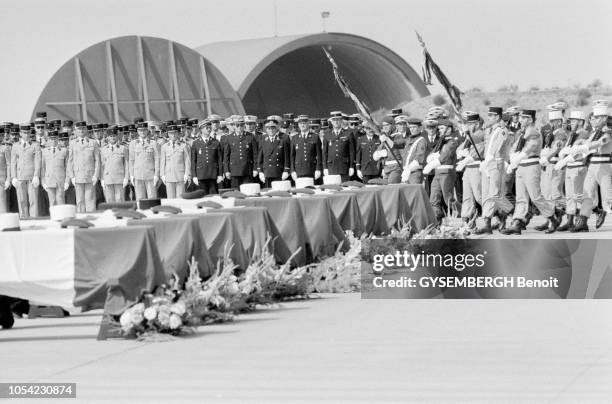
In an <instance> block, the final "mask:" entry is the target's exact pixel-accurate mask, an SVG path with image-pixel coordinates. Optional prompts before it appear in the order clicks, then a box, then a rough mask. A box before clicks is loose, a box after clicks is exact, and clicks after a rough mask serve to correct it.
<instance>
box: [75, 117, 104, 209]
mask: <svg viewBox="0 0 612 404" xmlns="http://www.w3.org/2000/svg"><path fill="white" fill-rule="evenodd" d="M74 127H75V133H76V135H77V137H76V138H75V139H73V140H72V142H71V144H70V149H69V151H68V170H67V171H68V177H69V178H71V179H72V183H73V184H74V189H75V193H76V207H77V212H93V211H94V210H96V195H95V190H94V187H95V185H96V183H97V182H98V179H99V178H100V149H99V148H98V143H96V142H95V141H93V140H92V139H90V138H89V137H88V136H87V133H88V130H87V124H86V123H85V121H79V122H75V124H74Z"/></svg>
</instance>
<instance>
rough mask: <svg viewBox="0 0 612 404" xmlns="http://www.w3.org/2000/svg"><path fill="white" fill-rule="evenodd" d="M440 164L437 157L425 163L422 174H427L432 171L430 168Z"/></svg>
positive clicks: (432, 168)
mask: <svg viewBox="0 0 612 404" xmlns="http://www.w3.org/2000/svg"><path fill="white" fill-rule="evenodd" d="M440 164H441V163H440V160H438V159H435V160H432V161H430V162H429V163H427V165H426V166H425V168H423V174H429V173H430V172H432V170H434V169H435V168H436V167H438V166H439V165H440Z"/></svg>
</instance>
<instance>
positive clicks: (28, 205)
mask: <svg viewBox="0 0 612 404" xmlns="http://www.w3.org/2000/svg"><path fill="white" fill-rule="evenodd" d="M17 202H18V204H19V214H20V215H21V216H22V217H30V216H38V195H37V194H36V188H34V186H33V185H32V181H26V180H23V181H19V184H18V185H17Z"/></svg>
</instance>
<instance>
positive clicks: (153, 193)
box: [134, 180, 157, 200]
mask: <svg viewBox="0 0 612 404" xmlns="http://www.w3.org/2000/svg"><path fill="white" fill-rule="evenodd" d="M135 182H136V184H134V188H136V200H140V199H154V198H157V187H156V186H155V184H154V183H153V180H135Z"/></svg>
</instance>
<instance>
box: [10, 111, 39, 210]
mask: <svg viewBox="0 0 612 404" xmlns="http://www.w3.org/2000/svg"><path fill="white" fill-rule="evenodd" d="M19 134H20V136H21V140H20V141H19V142H18V143H15V144H14V145H13V148H12V150H11V176H12V181H11V182H12V184H13V186H14V187H15V189H16V190H17V202H18V204H19V214H20V215H21V216H22V217H30V216H38V199H37V195H36V188H38V186H39V185H40V166H41V150H40V145H39V144H38V143H37V142H36V141H35V140H34V139H33V138H34V137H35V136H30V124H27V123H26V124H21V125H19Z"/></svg>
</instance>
